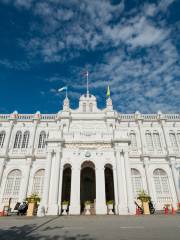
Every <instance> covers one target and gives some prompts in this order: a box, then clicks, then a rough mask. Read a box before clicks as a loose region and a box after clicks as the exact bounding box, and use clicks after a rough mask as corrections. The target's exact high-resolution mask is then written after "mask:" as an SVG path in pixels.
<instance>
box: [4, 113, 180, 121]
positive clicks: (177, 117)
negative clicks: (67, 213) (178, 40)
mask: <svg viewBox="0 0 180 240" xmlns="http://www.w3.org/2000/svg"><path fill="white" fill-rule="evenodd" d="M57 116H58V114H39V116H38V117H39V119H40V120H42V121H54V120H55V119H56V118H57ZM11 117H12V114H0V121H3V120H5V121H7V120H9V119H11ZM35 117H37V116H36V114H18V113H17V114H15V115H14V116H13V118H15V119H16V120H20V121H32V120H33V119H34V118H35ZM118 118H119V120H122V121H135V120H136V119H137V118H141V119H143V120H145V121H156V120H159V118H163V119H166V120H167V121H180V114H141V113H138V114H136V113H132V114H124V113H119V114H118Z"/></svg>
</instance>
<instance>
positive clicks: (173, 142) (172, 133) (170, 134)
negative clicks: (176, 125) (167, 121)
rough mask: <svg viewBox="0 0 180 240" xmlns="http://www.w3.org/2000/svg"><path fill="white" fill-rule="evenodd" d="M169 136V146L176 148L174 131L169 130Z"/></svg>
mask: <svg viewBox="0 0 180 240" xmlns="http://www.w3.org/2000/svg"><path fill="white" fill-rule="evenodd" d="M169 138H170V141H171V147H173V148H177V147H178V145H177V140H176V136H175V133H174V132H170V133H169Z"/></svg>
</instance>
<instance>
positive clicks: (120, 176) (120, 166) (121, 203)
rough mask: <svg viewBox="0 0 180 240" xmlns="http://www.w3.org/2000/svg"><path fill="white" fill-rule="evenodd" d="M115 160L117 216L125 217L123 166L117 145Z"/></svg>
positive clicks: (125, 192)
mask: <svg viewBox="0 0 180 240" xmlns="http://www.w3.org/2000/svg"><path fill="white" fill-rule="evenodd" d="M115 158H116V169H117V190H118V193H117V195H118V213H119V215H126V214H128V206H127V191H126V176H125V166H124V161H123V158H122V155H121V154H120V149H119V147H118V145H117V144H116V145H115ZM114 176H115V175H114Z"/></svg>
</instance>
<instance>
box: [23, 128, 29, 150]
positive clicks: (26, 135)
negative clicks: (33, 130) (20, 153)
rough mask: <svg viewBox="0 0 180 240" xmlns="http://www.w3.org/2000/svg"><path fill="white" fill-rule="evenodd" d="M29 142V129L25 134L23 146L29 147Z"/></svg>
mask: <svg viewBox="0 0 180 240" xmlns="http://www.w3.org/2000/svg"><path fill="white" fill-rule="evenodd" d="M28 143H29V131H26V132H25V133H24V135H23V141H22V148H27V147H28Z"/></svg>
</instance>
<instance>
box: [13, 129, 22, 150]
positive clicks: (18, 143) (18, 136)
mask: <svg viewBox="0 0 180 240" xmlns="http://www.w3.org/2000/svg"><path fill="white" fill-rule="evenodd" d="M21 141H22V133H21V131H18V132H17V133H16V137H15V141H14V148H20V147H21Z"/></svg>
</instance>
